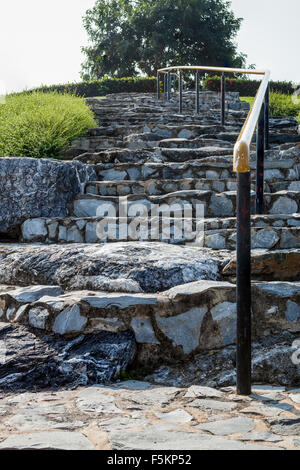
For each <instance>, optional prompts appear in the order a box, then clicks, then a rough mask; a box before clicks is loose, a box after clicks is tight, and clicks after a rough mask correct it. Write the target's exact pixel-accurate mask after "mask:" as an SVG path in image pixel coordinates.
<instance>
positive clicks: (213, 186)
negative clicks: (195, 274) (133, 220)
mask: <svg viewBox="0 0 300 470" xmlns="http://www.w3.org/2000/svg"><path fill="white" fill-rule="evenodd" d="M285 183H286V186H287V184H288V182H285ZM294 183H296V184H295V185H294V186H295V190H296V188H297V182H292V183H289V184H290V185H293V184H294ZM285 189H288V187H286V188H285ZM184 190H201V191H203V190H205V191H206V190H208V191H214V192H216V193H222V192H224V191H236V179H235V178H231V179H230V178H227V179H222V180H221V179H219V180H215V179H208V178H202V179H195V178H190V179H188V178H187V179H183V180H156V179H151V180H147V181H128V180H125V181H90V182H88V183H86V186H85V188H84V193H85V194H96V195H99V196H127V195H129V194H144V195H146V194H149V195H162V194H168V193H172V192H176V191H184ZM252 190H253V191H254V190H255V184H254V182H253V184H252ZM265 190H266V192H270V191H269V186H268V184H267V183H265ZM299 190H300V185H299Z"/></svg>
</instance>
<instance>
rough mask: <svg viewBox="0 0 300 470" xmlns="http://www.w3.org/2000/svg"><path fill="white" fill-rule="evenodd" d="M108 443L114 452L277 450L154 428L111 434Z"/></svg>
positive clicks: (203, 435)
mask: <svg viewBox="0 0 300 470" xmlns="http://www.w3.org/2000/svg"><path fill="white" fill-rule="evenodd" d="M110 442H111V445H112V447H113V449H114V450H276V449H277V450H278V448H277V447H267V446H260V445H257V444H244V443H242V442H238V441H233V440H229V439H224V438H220V437H213V436H209V435H206V434H198V433H188V432H170V431H162V430H161V431H158V430H157V428H156V427H155V426H149V427H148V428H147V429H146V430H139V431H133V430H128V431H126V432H125V431H124V430H122V431H115V432H112V433H111V435H110Z"/></svg>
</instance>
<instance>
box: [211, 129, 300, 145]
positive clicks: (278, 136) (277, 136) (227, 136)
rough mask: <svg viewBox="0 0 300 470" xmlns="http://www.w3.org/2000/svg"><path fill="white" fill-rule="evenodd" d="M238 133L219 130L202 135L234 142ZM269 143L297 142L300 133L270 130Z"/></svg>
mask: <svg viewBox="0 0 300 470" xmlns="http://www.w3.org/2000/svg"><path fill="white" fill-rule="evenodd" d="M238 136H239V133H237V132H229V133H228V132H220V133H219V134H214V135H212V134H205V135H203V136H202V137H203V138H205V137H210V138H211V139H220V140H225V141H228V142H232V143H235V142H236V141H237V139H238ZM254 142H255V136H254V137H253V143H254ZM269 142H270V144H286V143H295V144H297V143H299V142H300V134H298V133H297V132H296V131H295V132H292V133H286V132H270V134H269Z"/></svg>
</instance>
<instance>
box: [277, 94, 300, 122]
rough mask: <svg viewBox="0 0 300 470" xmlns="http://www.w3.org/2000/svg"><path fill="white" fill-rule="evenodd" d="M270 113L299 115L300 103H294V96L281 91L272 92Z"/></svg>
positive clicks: (278, 115)
mask: <svg viewBox="0 0 300 470" xmlns="http://www.w3.org/2000/svg"><path fill="white" fill-rule="evenodd" d="M270 113H271V116H276V117H280V116H293V117H298V115H299V113H300V104H295V103H293V100H292V97H291V96H289V95H283V94H280V93H271V95H270Z"/></svg>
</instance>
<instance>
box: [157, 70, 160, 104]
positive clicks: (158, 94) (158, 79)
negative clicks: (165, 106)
mask: <svg viewBox="0 0 300 470" xmlns="http://www.w3.org/2000/svg"><path fill="white" fill-rule="evenodd" d="M157 99H158V100H160V75H159V72H158V73H157Z"/></svg>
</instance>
